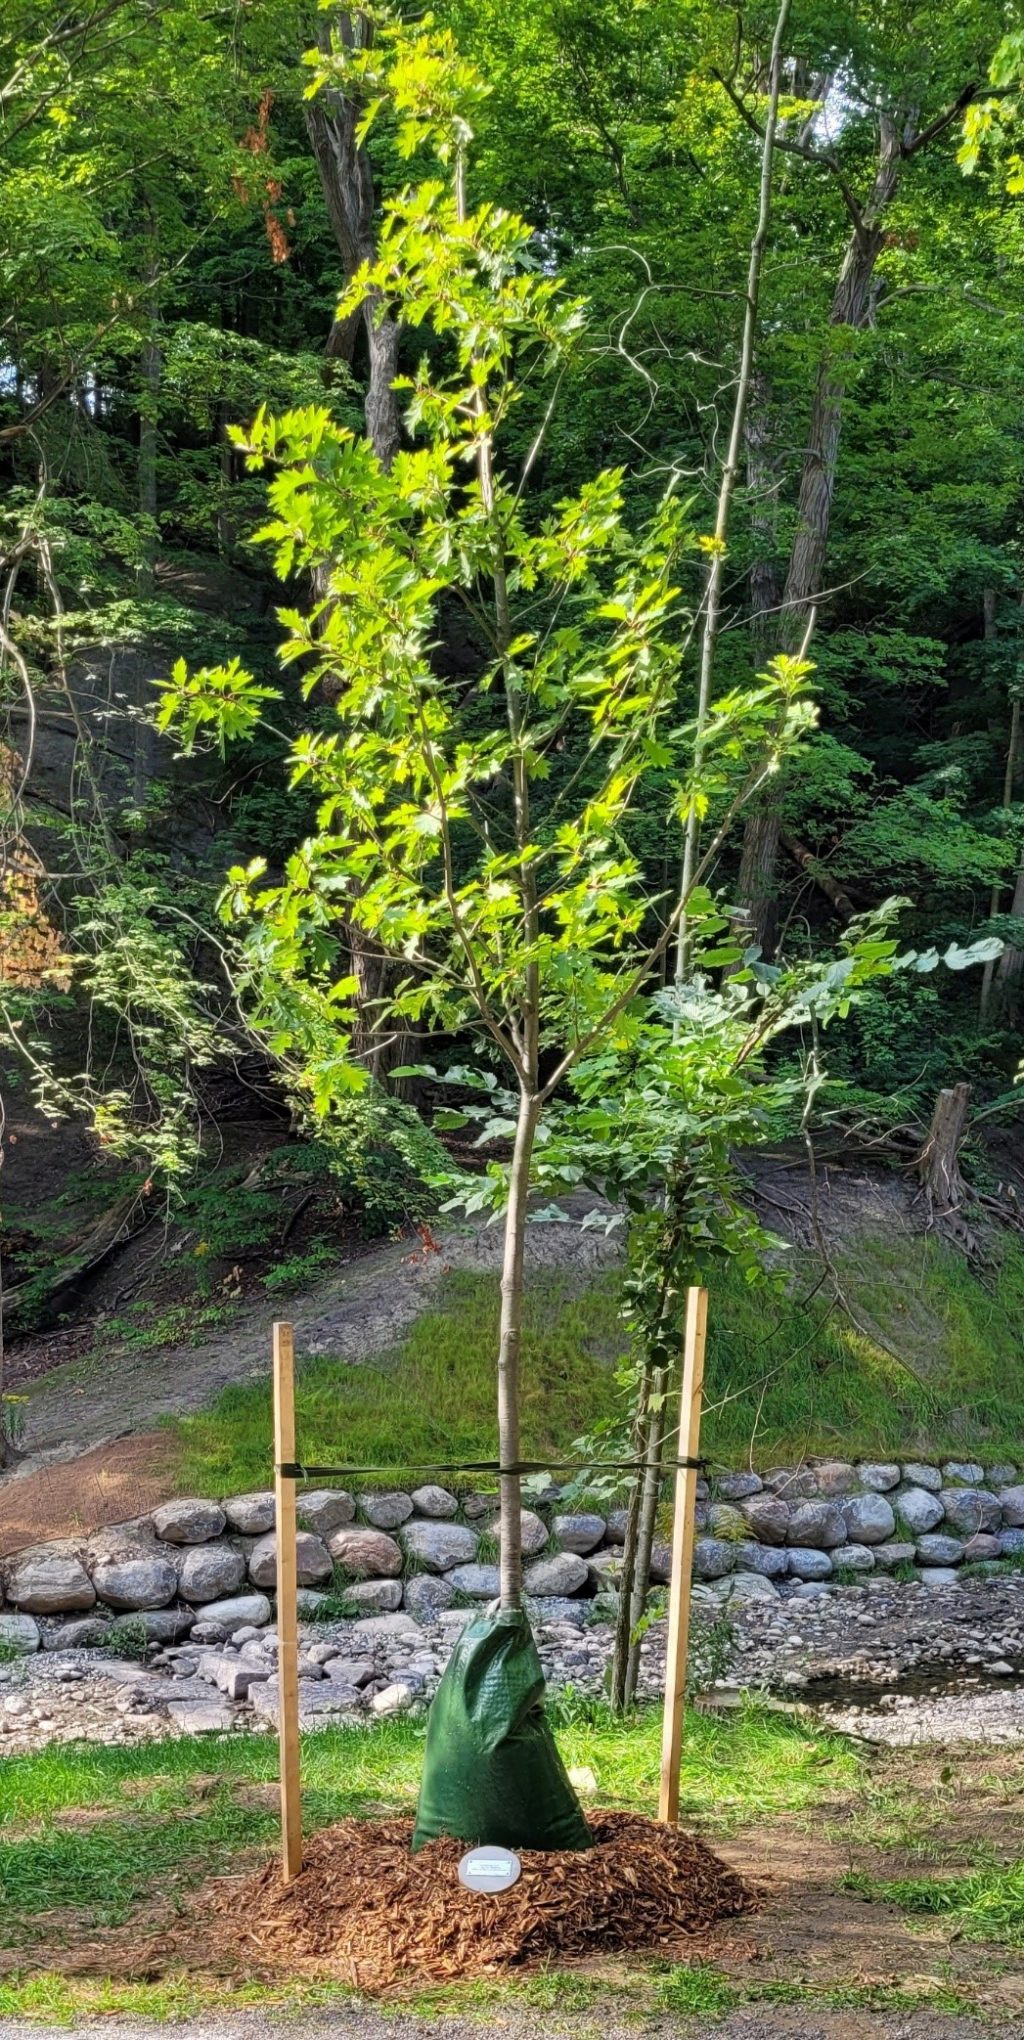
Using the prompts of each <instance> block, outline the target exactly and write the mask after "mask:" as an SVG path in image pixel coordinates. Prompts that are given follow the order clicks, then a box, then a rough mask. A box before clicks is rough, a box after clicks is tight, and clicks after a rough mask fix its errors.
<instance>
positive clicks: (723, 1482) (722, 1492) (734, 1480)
mask: <svg viewBox="0 0 1024 2040" xmlns="http://www.w3.org/2000/svg"><path fill="white" fill-rule="evenodd" d="M763 1486H764V1482H763V1481H762V1479H761V1476H760V1474H758V1473H723V1474H721V1475H720V1476H719V1478H718V1480H716V1482H715V1493H716V1494H717V1496H718V1499H719V1501H722V1502H745V1501H747V1500H748V1498H749V1497H750V1496H751V1495H759V1494H760V1492H761V1489H762V1487H763Z"/></svg>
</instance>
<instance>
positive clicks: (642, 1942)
mask: <svg viewBox="0 0 1024 2040" xmlns="http://www.w3.org/2000/svg"><path fill="white" fill-rule="evenodd" d="M587 1820H588V1822H589V1825H590V1828H591V1830H592V1833H593V1836H594V1847H593V1848H591V1849H584V1850H578V1851H577V1850H572V1851H570V1850H558V1851H556V1850H551V1851H544V1850H537V1849H524V1850H523V1851H522V1852H521V1862H522V1875H521V1877H520V1878H519V1881H518V1883H516V1884H514V1885H513V1886H512V1887H511V1889H510V1890H508V1891H505V1892H502V1893H501V1895H500V1896H487V1895H484V1894H482V1893H476V1892H470V1891H467V1890H465V1889H464V1887H463V1886H462V1885H461V1884H460V1883H459V1881H458V1877H457V1874H456V1873H457V1867H458V1864H459V1861H460V1859H461V1857H462V1856H463V1855H464V1853H465V1845H464V1844H463V1843H462V1842H456V1841H439V1842H431V1843H429V1844H428V1846H427V1847H426V1848H424V1849H422V1850H421V1851H420V1853H419V1854H418V1855H416V1856H411V1855H410V1853H409V1844H410V1841H411V1838H412V1822H411V1821H409V1820H388V1821H359V1820H347V1821H342V1822H340V1823H339V1824H338V1825H337V1826H336V1827H331V1828H325V1829H322V1830H321V1832H320V1833H319V1834H316V1835H314V1836H312V1837H311V1838H310V1839H309V1841H308V1842H307V1843H306V1848H305V1861H304V1864H303V1868H302V1872H301V1874H300V1875H299V1876H298V1877H297V1878H296V1879H295V1880H294V1882H293V1883H292V1884H290V1885H282V1883H281V1878H280V1872H279V1870H278V1867H277V1864H276V1863H273V1864H269V1865H268V1866H267V1867H266V1868H265V1869H263V1870H261V1871H259V1873H258V1874H257V1875H256V1876H255V1877H251V1878H248V1879H247V1880H245V1881H243V1882H238V1881H236V1880H234V1879H232V1880H231V1885H230V1888H229V1889H227V1890H225V1889H224V1888H223V1887H222V1888H221V1890H220V1892H219V1893H217V1894H216V1896H213V1895H212V1894H211V1891H210V1887H209V1886H207V1888H206V1892H205V1894H204V1896H205V1899H206V1903H207V1906H210V1905H211V1903H212V1911H213V1917H212V1918H211V1917H210V1914H209V1912H204V1919H205V1927H204V1932H206V1934H207V1948H208V1952H210V1953H214V1954H215V1955H216V1956H223V1955H227V1954H231V1955H233V1956H234V1957H235V1959H236V1960H238V1959H239V1958H240V1959H242V1960H244V1961H247V1962H248V1963H250V1964H252V1965H253V1966H255V1967H258V1968H259V1970H260V1971H262V1972H264V1973H266V1972H267V1971H272V1972H277V1971H279V1970H280V1969H282V1968H287V1969H289V1970H291V1972H292V1973H293V1974H294V1972H295V1970H296V1968H297V1967H299V1966H301V1967H302V1968H303V1969H308V1968H309V1967H310V1966H313V1965H315V1967H316V1969H317V1971H318V1972H319V1973H320V1974H322V1975H330V1976H335V1977H342V1978H344V1979H345V1980H346V1981H348V1982H350V1983H352V1984H354V1985H355V1986H356V1987H357V1988H358V1989H360V1990H363V1991H367V1992H370V1993H372V1992H374V1991H378V1990H383V1989H385V1988H386V1987H387V1986H388V1985H389V1984H392V1983H394V1982H395V1981H396V1980H397V1979H399V1978H400V1977H402V1976H406V1977H415V1976H419V1977H424V1978H430V1979H432V1980H433V1981H435V1982H442V1983H446V1982H451V1981H454V1980H455V1979H456V1978H458V1977H468V1976H479V1975H482V1974H486V1973H487V1972H489V1971H493V1970H496V1969H499V1968H504V1967H508V1966H515V1965H520V1964H534V1963H538V1962H543V1961H546V1960H550V1959H551V1958H552V1957H554V1956H557V1957H576V1958H579V1957H587V1956H591V1957H593V1956H599V1955H609V1954H619V1953H623V1952H625V1951H627V1950H630V1949H641V1948H650V1949H655V1948H664V1947H665V1945H666V1944H668V1943H676V1942H678V1941H679V1940H680V1939H681V1938H683V1937H686V1938H687V1939H691V1940H692V1938H693V1937H694V1936H700V1935H705V1936H706V1935H707V1933H708V1931H709V1930H710V1929H712V1928H713V1927H714V1926H715V1925H716V1924H717V1923H719V1922H720V1921H722V1920H724V1919H727V1918H730V1917H733V1916H734V1915H735V1914H737V1913H745V1912H753V1911H756V1910H758V1908H759V1905H760V1898H759V1896H758V1894H757V1893H756V1892H755V1891H754V1890H752V1889H751V1887H750V1886H749V1885H747V1884H745V1883H744V1881H743V1879H742V1878H741V1877H740V1876H739V1875H738V1874H737V1872H736V1871H735V1870H730V1869H729V1868H728V1867H727V1865H726V1864H724V1863H721V1862H719V1860H718V1858H717V1856H714V1855H712V1853H711V1850H710V1849H708V1848H706V1847H705V1845H704V1843H703V1842H699V1841H696V1840H695V1839H694V1838H693V1836H692V1835H685V1834H680V1833H678V1831H676V1830H675V1829H672V1828H668V1827H664V1826H662V1825H661V1824H660V1823H659V1822H657V1821H653V1820H646V1819H645V1818H644V1817H643V1816H642V1815H641V1814H636V1813H603V1812H594V1813H589V1814H588V1815H587ZM211 1938H212V1942H213V1944H214V1945H213V1947H211V1946H210V1941H211Z"/></svg>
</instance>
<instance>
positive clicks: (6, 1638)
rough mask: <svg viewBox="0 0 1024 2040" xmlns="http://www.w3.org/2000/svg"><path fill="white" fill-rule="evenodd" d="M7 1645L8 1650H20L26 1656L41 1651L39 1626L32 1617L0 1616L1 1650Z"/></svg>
mask: <svg viewBox="0 0 1024 2040" xmlns="http://www.w3.org/2000/svg"><path fill="white" fill-rule="evenodd" d="M5 1644H6V1646H7V1648H8V1650H20V1651H24V1652H25V1653H26V1654H27V1653H28V1652H30V1651H33V1650H38V1649H39V1624H38V1622H35V1621H33V1619H32V1616H31V1615H0V1649H2V1648H3V1646H4V1645H5Z"/></svg>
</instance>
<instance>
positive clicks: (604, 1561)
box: [587, 1545, 760, 1594]
mask: <svg viewBox="0 0 1024 2040" xmlns="http://www.w3.org/2000/svg"><path fill="white" fill-rule="evenodd" d="M758 1548H759V1549H760V1547H758ZM587 1572H588V1575H589V1578H590V1584H591V1586H592V1587H593V1589H594V1591H595V1593H598V1594H608V1593H616V1592H617V1591H618V1585H619V1581H620V1579H621V1578H622V1552H621V1550H620V1549H619V1548H618V1546H616V1545H613V1546H612V1547H611V1549H610V1550H609V1549H608V1548H607V1547H606V1548H605V1550H604V1551H594V1552H592V1553H591V1555H590V1558H589V1559H588V1560H587Z"/></svg>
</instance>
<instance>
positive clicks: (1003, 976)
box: [979, 588, 1024, 1021]
mask: <svg viewBox="0 0 1024 2040" xmlns="http://www.w3.org/2000/svg"><path fill="white" fill-rule="evenodd" d="M990 595H991V596H992V600H991V602H990V601H989V599H988V598H989V596H990ZM995 635H996V628H995V595H994V590H990V589H988V588H986V590H985V638H986V641H991V640H992V639H994V637H995ZM1018 665H1019V662H1018ZM1017 685H1018V686H1019V685H1020V672H1019V670H1018V673H1017ZM1020 740H1021V713H1020V695H1019V694H1015V695H1014V699H1013V703H1012V705H1011V708H1010V735H1009V740H1008V742H1007V746H1006V766H1005V769H1004V772H1003V808H1004V810H1005V809H1006V808H1009V807H1012V805H1013V795H1014V789H1015V787H1016V784H1017V763H1018V760H1019V757H1020ZM1002 896H1003V889H1002V886H1001V885H1000V884H999V882H998V880H997V881H996V883H995V885H994V886H993V887H992V892H991V894H990V897H989V903H988V911H989V918H990V919H993V918H994V917H995V915H996V914H998V912H999V906H1000V902H1001V900H1002ZM1010 911H1011V913H1013V914H1021V915H1024V853H1022V856H1021V862H1020V867H1019V869H1018V872H1017V883H1016V885H1015V887H1014V894H1013V902H1012V906H1011V909H1010ZM1022 962H1024V958H1022V955H1021V951H1020V949H1011V948H1009V947H1007V948H1006V949H1004V950H1003V953H1002V956H1001V957H1000V958H999V972H998V980H997V977H996V964H995V961H994V959H993V960H991V961H990V962H988V963H986V965H985V968H984V970H983V972H982V975H981V998H980V1001H979V1017H980V1018H981V1019H982V1020H983V1021H984V1020H987V1019H988V1015H989V1008H990V1006H991V1004H992V991H993V985H994V984H995V983H996V982H998V985H999V994H1000V997H1001V998H1002V997H1005V995H1006V989H1007V986H1009V989H1010V1004H1011V1008H1012V1007H1013V1005H1014V1003H1015V997H1014V988H1015V987H1016V986H1017V984H1018V983H1019V980H1020V976H1021V965H1022ZM1011 1017H1013V1018H1015V1017H1016V1016H1015V1014H1013V1013H1012V1012H1011Z"/></svg>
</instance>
